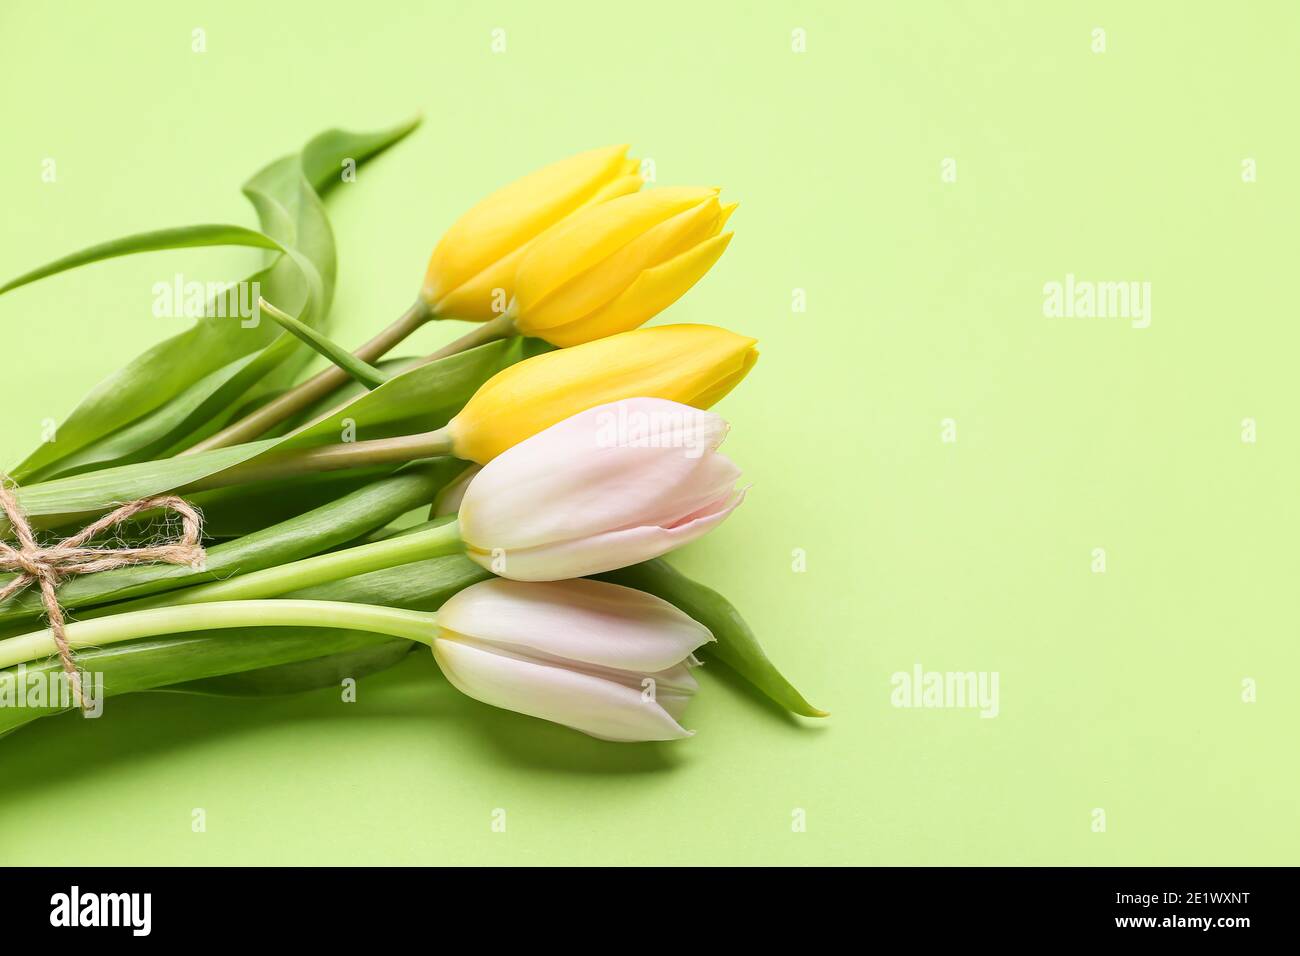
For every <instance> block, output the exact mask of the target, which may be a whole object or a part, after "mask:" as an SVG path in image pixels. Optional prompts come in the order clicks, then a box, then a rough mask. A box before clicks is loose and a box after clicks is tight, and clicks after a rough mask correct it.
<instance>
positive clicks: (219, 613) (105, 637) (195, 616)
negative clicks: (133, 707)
mask: <svg viewBox="0 0 1300 956" xmlns="http://www.w3.org/2000/svg"><path fill="white" fill-rule="evenodd" d="M227 627H330V628H343V629H345V630H349V631H372V632H375V633H378V634H389V635H391V636H393V637H401V638H405V639H406V640H408V641H419V642H420V643H422V644H432V642H433V638H434V635H435V633H436V628H435V616H434V615H433V614H432V613H430V612H428V611H406V610H402V609H400V608H392V607H380V606H378V605H374V604H348V603H346V602H343V601H222V602H219V603H216V604H203V605H199V606H196V607H165V608H153V609H150V610H147V611H136V612H134V613H132V614H118V615H114V616H113V617H104V618H99V619H98V620H94V621H78V622H76V623H75V624H69V625H68V626H67V628H66V633H67V637H68V644H69V645H71V646H72V647H73V648H78V647H88V646H92V645H94V646H102V645H105V644H116V643H119V642H121V641H132V640H136V639H137V638H142V637H158V636H160V635H163V634H186V633H190V632H193V631H210V630H217V629H219V628H227ZM57 650H58V648H57V647H56V646H55V644H54V637H53V636H52V635H51V634H50V632H49V631H48V630H44V631H34V632H32V633H31V634H23V635H21V636H19V637H11V638H10V639H9V640H7V641H0V668H4V667H12V666H13V665H15V664H23V663H27V662H29V661H35V660H41V659H43V658H46V657H49V656H50V655H51V654H55V653H57Z"/></svg>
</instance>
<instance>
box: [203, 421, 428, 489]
mask: <svg viewBox="0 0 1300 956" xmlns="http://www.w3.org/2000/svg"><path fill="white" fill-rule="evenodd" d="M451 450H452V449H451V435H450V434H449V433H448V431H447V429H445V428H439V429H437V430H436V431H431V432H420V433H419V434H416V435H398V436H396V437H394V438H375V439H373V440H371V441H353V442H340V443H338V444H336V445H321V446H319V447H317V448H296V449H290V450H288V451H276V452H271V453H269V454H267V455H265V456H264V457H260V458H256V459H254V460H252V461H248V462H245V463H244V464H242V465H235V466H234V467H232V468H227V469H225V470H224V471H219V472H217V473H216V474H214V475H209V476H208V477H207V478H202V479H200V480H198V481H196V482H193V483H191V484H189V485H186V486H185V488H184V489H183V491H184V492H185V493H192V492H195V491H208V490H210V489H212V488H225V487H227V486H229V485H244V484H249V483H250V482H254V481H272V480H277V479H281V478H293V477H295V476H297V475H303V474H314V473H316V472H321V471H338V470H339V469H342V468H361V467H364V466H366V465H391V464H404V463H406V462H408V461H418V460H420V459H421V458H439V457H441V456H443V455H449V454H451Z"/></svg>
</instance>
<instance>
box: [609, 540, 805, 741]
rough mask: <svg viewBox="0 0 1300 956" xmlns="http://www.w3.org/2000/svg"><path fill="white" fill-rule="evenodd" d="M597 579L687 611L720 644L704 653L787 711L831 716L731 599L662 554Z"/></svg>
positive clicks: (709, 646)
mask: <svg viewBox="0 0 1300 956" xmlns="http://www.w3.org/2000/svg"><path fill="white" fill-rule="evenodd" d="M596 577H598V578H599V579H600V580H602V581H612V582H613V583H615V584H622V585H624V586H626V587H629V588H636V589H637V590H638V591H645V592H647V593H649V594H653V595H655V596H657V597H661V598H663V599H664V600H665V601H667V602H668V603H669V604H673V605H675V606H676V607H678V608H680V609H681V610H682V611H685V612H686V613H687V614H689V615H690V616H691V617H693V618H695V620H697V621H699V622H700V623H701V624H703V625H704V626H705V627H707V628H708V629H709V630H710V631H712V632H713V636H714V637H715V638H717V643H714V644H709V645H706V646H705V647H702V648H700V652H701V653H702V654H703V655H705V656H708V657H715V658H717V659H718V660H720V661H722V662H723V663H724V664H726V665H727V666H729V667H731V668H732V669H733V670H735V671H736V672H737V673H739V674H740V676H741V677H743V678H745V680H747V681H749V682H750V683H751V684H753V685H754V686H755V687H757V688H758V689H759V690H761V691H762V692H763V693H764V694H766V695H767V696H768V697H770V698H771V699H772V700H774V701H776V703H778V704H780V705H781V706H782V707H784V708H785V709H786V710H788V711H791V712H792V713H796V714H800V715H802V716H804V717H826V716H829V715H828V714H827V713H826V711H824V710H819V709H818V708H816V707H814V706H813V705H812V704H810V703H808V701H807V700H805V699H804V697H803V695H802V694H800V693H799V691H797V690H796V689H795V687H794V685H793V684H791V683H790V682H789V681H788V680H786V679H785V678H784V677H783V676H781V672H780V671H778V670H777V669H776V665H775V664H773V663H772V662H771V661H770V660H768V658H767V655H766V654H764V653H763V648H762V647H760V646H759V643H758V638H757V637H755V636H754V632H753V631H752V630H751V629H750V627H749V625H748V624H746V623H745V619H744V618H743V617H741V616H740V612H739V611H737V610H736V609H735V607H734V606H733V605H732V604H731V602H730V601H728V600H727V599H726V598H724V597H723V596H722V595H721V594H719V593H718V592H717V591H714V590H713V589H712V588H708V587H705V586H704V585H703V584H700V583H698V582H696V581H692V580H691V579H690V578H688V577H687V576H686V575H684V574H682V573H681V572H680V571H678V570H677V569H676V568H674V567H673V566H672V565H670V564H669V563H668V562H667V561H665V560H663V559H662V558H656V559H654V560H653V561H646V562H644V563H642V564H636V565H633V566H632V567H630V568H623V569H621V570H619V571H611V572H609V573H608V574H599V575H596Z"/></svg>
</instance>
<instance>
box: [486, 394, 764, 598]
mask: <svg viewBox="0 0 1300 956" xmlns="http://www.w3.org/2000/svg"><path fill="white" fill-rule="evenodd" d="M726 433H727V423H726V422H725V421H724V420H723V419H722V418H721V417H719V416H718V415H715V414H713V413H712V412H705V411H701V410H700V409H697V408H692V407H690V406H688V405H679V404H678V403H676V402H670V401H667V400H665V399H659V398H631V399H625V400H622V401H618V402H612V403H610V404H608V405H599V406H597V407H595V408H589V409H587V410H586V411H584V412H579V413H578V414H576V415H573V416H572V417H570V418H566V419H565V420H564V421H562V422H560V423H558V424H556V425H552V426H551V427H550V428H547V429H546V430H544V431H541V432H538V433H537V434H536V435H534V436H532V437H531V438H528V439H525V440H524V441H522V442H520V443H519V444H518V445H515V446H514V447H513V448H510V449H508V450H507V451H505V452H503V453H502V454H500V455H498V456H497V457H496V458H494V459H493V460H492V461H490V462H488V463H487V464H486V465H485V466H484V467H483V470H482V471H480V472H479V473H478V474H477V475H475V476H474V478H473V480H472V481H471V482H470V484H469V487H468V488H467V489H466V491H465V495H464V498H463V500H462V501H461V506H460V529H461V536H462V538H463V539H464V541H465V546H466V552H467V553H468V554H469V556H470V557H471V558H473V559H474V560H475V561H477V562H478V563H479V564H481V565H483V566H484V567H485V568H488V569H489V570H491V571H493V572H494V573H496V574H499V575H501V576H503V577H508V578H513V579H515V580H518V581H558V580H562V579H564V578H576V577H581V576H583V575H588V574H596V573H599V572H601V571H610V570H613V569H614V568H621V567H625V566H626V565H629V564H635V563H637V562H639V561H646V560H648V559H650V558H654V557H657V556H659V555H661V554H663V553H665V552H667V551H670V550H672V549H673V548H676V547H678V546H680V545H682V544H685V543H686V542H687V541H692V540H694V539H695V538H698V537H700V536H701V535H702V534H704V533H705V532H707V531H708V530H709V529H710V528H712V527H714V526H715V525H717V524H719V523H720V522H721V521H722V520H723V519H724V518H726V517H727V515H729V514H730V513H731V512H732V511H733V510H734V509H735V508H736V506H737V505H739V504H740V501H741V499H742V497H743V492H741V491H737V490H736V488H735V484H736V480H737V479H738V478H739V477H740V470H739V469H738V468H737V467H736V466H735V465H734V464H733V463H732V462H731V460H730V459H728V458H727V457H726V456H724V455H720V454H718V453H717V447H718V445H719V444H720V443H721V441H722V439H723V437H724V436H725V435H726Z"/></svg>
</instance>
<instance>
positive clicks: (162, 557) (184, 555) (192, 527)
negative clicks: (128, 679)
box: [0, 480, 204, 709]
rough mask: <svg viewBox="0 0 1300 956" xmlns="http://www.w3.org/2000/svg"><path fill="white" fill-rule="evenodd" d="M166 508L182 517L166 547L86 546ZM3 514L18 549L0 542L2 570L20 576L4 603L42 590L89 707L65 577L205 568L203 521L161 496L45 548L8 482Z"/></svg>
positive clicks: (76, 693)
mask: <svg viewBox="0 0 1300 956" xmlns="http://www.w3.org/2000/svg"><path fill="white" fill-rule="evenodd" d="M154 508H165V509H167V510H168V511H173V512H175V513H176V514H177V515H179V516H180V519H181V527H182V534H181V537H180V538H179V539H178V540H176V541H172V542H168V543H166V544H158V545H151V546H147V547H142V548H93V547H87V546H86V544H87V542H89V541H90V540H91V539H92V538H94V537H95V536H96V535H98V534H101V533H102V532H104V531H107V530H108V529H109V528H112V527H114V526H115V525H119V524H121V523H122V522H124V521H126V520H127V519H129V518H132V517H134V516H135V515H137V514H139V513H140V512H142V511H149V510H151V509H154ZM0 511H2V512H3V513H4V515H5V516H6V517H7V518H8V519H9V526H10V528H11V529H12V531H13V536H14V538H16V539H17V541H18V547H17V548H15V547H13V546H12V545H10V544H8V543H6V542H5V541H3V540H0V571H16V572H18V576H17V577H15V578H14V579H13V580H12V581H10V582H9V583H8V584H6V585H4V586H3V587H0V604H4V602H5V601H7V600H8V599H9V598H11V597H13V596H14V595H15V594H17V593H18V592H19V591H22V590H23V589H24V588H26V587H27V586H28V585H30V584H33V583H35V584H37V585H39V587H40V591H41V602H42V603H43V604H44V605H45V613H46V615H47V616H48V618H49V621H50V633H51V634H52V635H53V637H54V644H55V646H56V647H57V648H58V649H59V661H60V663H61V664H62V665H63V672H64V673H65V674H66V675H67V677H68V682H69V684H70V685H71V686H72V693H73V699H74V700H75V701H76V703H77V706H78V707H81V708H83V709H85V707H86V699H85V697H84V696H83V694H82V688H81V674H80V672H79V671H78V670H77V666H76V664H75V662H74V661H73V659H72V648H71V646H70V645H69V644H68V635H67V632H66V631H65V629H64V627H65V623H64V619H63V609H62V608H61V607H60V606H59V601H58V598H57V597H56V594H55V591H56V589H57V588H58V586H59V584H60V582H61V581H62V580H63V579H64V578H67V577H72V576H75V575H78V574H94V573H95V572H96V571H108V570H111V569H112V568H121V567H126V566H127V565H133V564H153V563H155V562H165V563H167V564H189V565H196V566H197V565H201V564H202V562H203V559H204V551H203V547H202V546H201V545H200V544H199V542H200V541H201V540H202V539H203V517H202V515H200V514H199V512H198V511H197V510H196V509H195V508H194V507H192V506H191V505H189V504H188V503H187V502H186V501H185V500H184V499H182V498H178V497H176V496H175V495H157V496H155V497H152V498H141V499H140V500H139V501H132V502H130V503H129V504H125V505H123V506H122V507H120V508H118V509H117V510H116V511H113V512H110V513H109V514H106V515H104V517H102V518H100V519H99V520H98V521H95V522H94V523H92V524H89V525H87V526H86V527H85V528H82V529H81V530H80V531H78V532H77V533H76V534H74V535H73V536H72V537H70V538H65V539H64V540H62V541H60V542H59V543H58V544H55V545H51V546H50V547H42V546H41V545H40V544H39V543H38V542H37V540H36V536H35V535H34V534H33V533H32V526H31V524H30V523H29V522H28V520H27V515H26V513H25V512H24V511H23V509H22V506H21V505H20V504H19V503H18V498H17V496H15V495H14V493H13V491H12V490H11V489H10V488H9V486H8V484H7V482H6V481H5V480H0Z"/></svg>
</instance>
